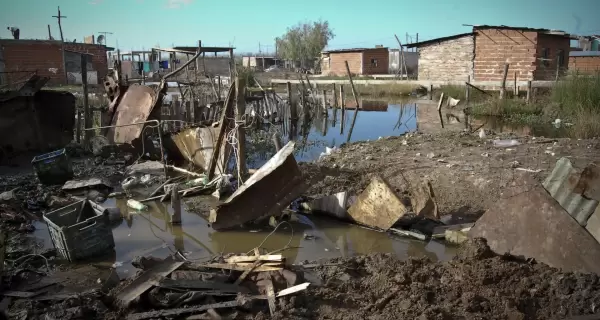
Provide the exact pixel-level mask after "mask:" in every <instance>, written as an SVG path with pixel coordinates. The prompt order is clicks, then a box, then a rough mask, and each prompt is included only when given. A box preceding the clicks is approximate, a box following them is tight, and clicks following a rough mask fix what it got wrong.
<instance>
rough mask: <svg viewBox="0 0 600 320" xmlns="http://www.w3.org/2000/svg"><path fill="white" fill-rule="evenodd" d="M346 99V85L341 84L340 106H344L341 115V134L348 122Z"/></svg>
mask: <svg viewBox="0 0 600 320" xmlns="http://www.w3.org/2000/svg"><path fill="white" fill-rule="evenodd" d="M344 99H345V97H344V85H343V84H340V106H341V107H342V115H341V117H340V134H344V123H345V122H346V101H345V100H344Z"/></svg>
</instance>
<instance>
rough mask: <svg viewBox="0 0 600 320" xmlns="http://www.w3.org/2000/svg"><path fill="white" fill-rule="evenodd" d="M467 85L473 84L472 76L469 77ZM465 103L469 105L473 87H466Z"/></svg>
mask: <svg viewBox="0 0 600 320" xmlns="http://www.w3.org/2000/svg"><path fill="white" fill-rule="evenodd" d="M467 83H471V76H470V75H468V76H467ZM465 87H466V88H465V101H466V103H467V104H468V103H469V98H470V97H471V87H470V86H469V85H466V86H465Z"/></svg>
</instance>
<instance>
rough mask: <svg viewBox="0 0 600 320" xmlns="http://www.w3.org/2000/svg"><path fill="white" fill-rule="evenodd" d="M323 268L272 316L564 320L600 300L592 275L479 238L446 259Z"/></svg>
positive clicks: (337, 263)
mask: <svg viewBox="0 0 600 320" xmlns="http://www.w3.org/2000/svg"><path fill="white" fill-rule="evenodd" d="M327 263H329V264H332V266H322V267H318V268H317V269H315V270H314V272H315V273H316V274H317V275H318V277H319V278H320V279H321V282H322V284H323V285H322V286H310V287H309V288H308V290H307V291H306V292H305V294H303V295H302V296H296V297H291V298H285V299H283V300H282V301H281V302H280V305H279V306H280V308H281V310H280V311H279V312H278V314H277V316H276V317H275V319H390V320H391V319H423V320H424V319H568V318H569V317H570V316H575V315H586V314H594V313H595V312H597V310H596V309H597V306H598V304H599V303H600V286H598V284H599V281H600V279H599V278H598V276H597V275H592V274H579V273H563V272H561V271H560V270H558V269H554V268H551V267H549V266H547V265H544V264H537V263H536V262H535V261H531V260H526V259H524V258H520V257H513V256H509V255H504V256H499V255H496V254H494V253H493V252H492V251H491V250H490V249H489V247H488V246H487V244H486V243H485V240H483V239H476V240H473V241H471V242H468V243H466V244H464V245H463V246H462V248H461V250H460V251H459V253H458V255H457V257H455V258H454V259H452V260H450V261H445V262H438V263H435V262H432V261H429V260H427V259H415V258H411V259H408V260H404V261H403V260H399V259H398V258H396V257H394V256H393V255H388V254H375V255H367V256H360V257H353V258H336V259H332V260H330V261H327ZM267 318H268V317H266V316H262V317H260V316H258V317H256V318H254V319H267Z"/></svg>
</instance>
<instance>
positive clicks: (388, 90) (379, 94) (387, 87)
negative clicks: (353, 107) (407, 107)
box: [344, 83, 418, 98]
mask: <svg viewBox="0 0 600 320" xmlns="http://www.w3.org/2000/svg"><path fill="white" fill-rule="evenodd" d="M354 87H355V88H356V91H357V92H358V93H359V94H360V95H361V96H368V97H376V98H385V97H400V96H408V95H409V94H410V93H411V92H413V91H414V90H415V89H416V88H417V87H418V86H417V85H410V84H403V83H394V84H376V85H375V84H371V85H355V86H354ZM344 93H345V95H346V96H352V88H351V87H350V85H345V86H344Z"/></svg>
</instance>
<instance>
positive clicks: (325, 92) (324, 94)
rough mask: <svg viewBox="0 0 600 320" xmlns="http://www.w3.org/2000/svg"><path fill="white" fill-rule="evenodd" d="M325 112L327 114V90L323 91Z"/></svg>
mask: <svg viewBox="0 0 600 320" xmlns="http://www.w3.org/2000/svg"><path fill="white" fill-rule="evenodd" d="M323 112H327V90H323Z"/></svg>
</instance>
